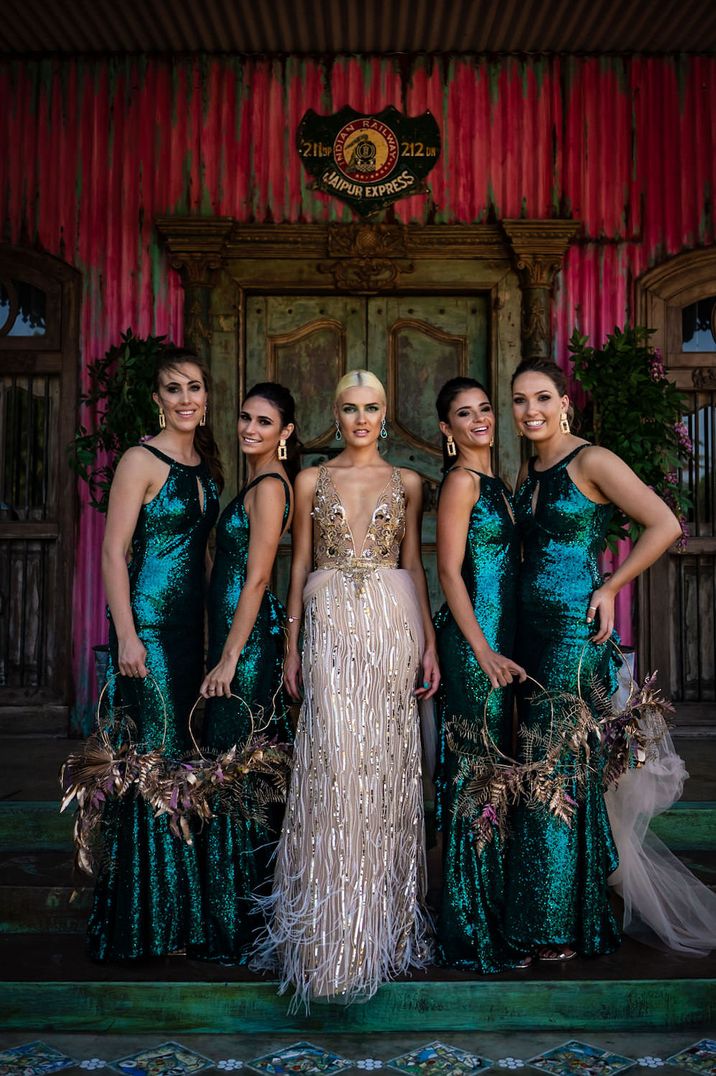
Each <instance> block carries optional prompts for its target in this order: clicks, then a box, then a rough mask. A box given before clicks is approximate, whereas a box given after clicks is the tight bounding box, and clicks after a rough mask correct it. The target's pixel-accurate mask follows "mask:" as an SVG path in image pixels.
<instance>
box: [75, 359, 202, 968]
mask: <svg viewBox="0 0 716 1076" xmlns="http://www.w3.org/2000/svg"><path fill="white" fill-rule="evenodd" d="M153 398H154V402H155V403H156V405H157V408H158V420H159V427H160V431H159V433H158V435H157V436H156V437H154V438H152V439H151V440H150V441H146V442H144V443H143V444H141V445H136V446H135V447H134V448H130V449H129V450H128V451H127V452H125V454H124V455H123V456H122V458H121V460H120V461H119V464H118V465H117V470H116V473H115V476H114V480H113V481H112V488H111V490H110V494H109V509H108V512H107V526H106V529H105V534H104V542H103V544H102V578H103V581H104V587H105V592H106V594H107V604H108V606H109V614H110V633H109V646H110V666H109V673H110V677H113V676H114V674H117V675H116V678H114V679H112V678H111V679H110V681H109V682H108V692H107V694H108V696H109V701H110V709H111V710H112V711H113V713H114V715H115V716H116V717H119V716H120V715H122V714H127V715H128V716H129V718H130V719H131V721H132V723H133V730H132V737H133V739H134V740H135V741H136V743H137V746H138V748H139V750H140V751H142V752H143V753H147V752H151V751H162V752H163V754H164V756H165V757H166V758H167V759H170V760H173V761H177V762H178V761H180V760H181V759H182V758H183V757H184V755H185V754H186V752H187V751H188V750H189V746H190V740H189V724H188V722H189V712H190V710H191V707H192V705H193V703H194V700H195V699H196V697H197V694H198V692H199V686H200V684H201V678H202V675H203V656H204V596H205V586H204V580H205V576H206V568H205V561H206V543H207V539H208V537H209V533H210V531H211V528H212V527H213V526H214V523H215V521H216V517H217V515H218V512H219V491H220V489H221V487H222V486H223V478H222V474H221V464H220V462H219V457H218V452H217V448H216V443H215V441H214V438H213V436H212V434H211V429H210V427H209V425H208V424H207V421H206V416H207V405H208V401H209V373H208V370H207V369H206V367H205V366H204V365H203V363H202V362H200V361H199V359H198V358H197V357H196V355H195V354H194V353H193V352H190V351H184V350H182V349H178V348H166V349H165V350H164V351H163V352H162V355H161V357H160V359H159V362H158V364H157V368H156V372H155V392H154V396H153ZM124 734H126V729H125V730H124V731H123V733H122V735H124ZM102 836H103V842H104V855H103V857H102V863H101V867H100V872H99V877H98V879H97V885H96V887H95V892H94V900H93V903H92V910H91V912H90V916H89V924H88V949H89V953H90V956H92V957H93V958H94V959H96V960H120V961H124V960H134V959H139V958H143V957H151V956H166V955H167V954H169V953H172V952H176V951H181V950H184V949H185V948H187V947H189V946H193V945H198V944H200V943H201V942H202V941H203V936H204V930H203V923H202V907H201V892H200V884H199V870H198V863H197V859H196V850H195V848H194V847H192V846H190V845H188V844H186V843H185V842H184V841H183V840H181V839H180V838H179V837H177V836H175V835H174V834H173V833H172V832H171V830H170V828H169V822H168V819H167V817H166V815H164V816H160V817H155V816H154V810H153V808H152V807H151V805H150V804H149V803H147V802H146V800H144V799H143V798H141V797H130V796H125V797H123V798H122V799H120V800H117V799H113V798H111V799H109V800H108V801H107V803H106V804H105V809H104V815H103V819H102Z"/></svg>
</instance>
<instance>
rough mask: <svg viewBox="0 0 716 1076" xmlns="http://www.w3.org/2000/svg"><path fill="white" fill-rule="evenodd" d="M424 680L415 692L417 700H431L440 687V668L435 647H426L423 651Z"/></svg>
mask: <svg viewBox="0 0 716 1076" xmlns="http://www.w3.org/2000/svg"><path fill="white" fill-rule="evenodd" d="M422 670H423V671H422V677H423V678H422V680H421V681H420V686H419V687H418V688H417V690H416V692H415V697H416V698H417V699H431V698H432V697H433V695H434V694H435V692H436V691H437V689H438V688H439V687H440V666H439V665H438V655H437V651H436V650H435V647H434V646H426V647H425V650H424V651H423V660H422Z"/></svg>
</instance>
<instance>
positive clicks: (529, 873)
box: [506, 445, 620, 956]
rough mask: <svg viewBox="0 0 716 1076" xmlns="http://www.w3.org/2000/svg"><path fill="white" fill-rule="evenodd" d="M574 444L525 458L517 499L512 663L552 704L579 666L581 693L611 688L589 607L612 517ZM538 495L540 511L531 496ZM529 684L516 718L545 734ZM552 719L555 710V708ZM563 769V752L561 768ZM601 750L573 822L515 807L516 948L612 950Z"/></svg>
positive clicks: (512, 893) (511, 913) (610, 662)
mask: <svg viewBox="0 0 716 1076" xmlns="http://www.w3.org/2000/svg"><path fill="white" fill-rule="evenodd" d="M585 447H587V446H586V445H579V446H578V447H577V448H575V450H574V451H573V452H570V453H569V455H567V456H565V458H564V459H562V460H560V461H559V463H556V464H555V465H554V466H553V467H550V468H548V469H547V470H544V471H537V470H535V467H534V462H535V461H534V459H532V460H530V465H529V472H528V475H527V478H526V479H525V481H524V482H523V484H522V485H521V486H520V488H519V490H518V491H517V494H516V497H515V512H516V517H517V522H518V525H519V526H520V529H521V532H522V539H523V557H524V559H523V565H522V573H521V576H520V580H521V581H520V603H519V620H518V638H517V649H516V654H515V657H516V660H517V661H519V662H520V664H522V665H524V667H525V669H526V670H527V672H528V673H529V674H530V676H532V677H534V678H535V679H536V680H537V681H538V682H539V683H540V684H542V685H543V686H544V688H545V689H546V691H547V692H548V693H549V694H550V696H551V697H552V698H554V699H555V701H557V696H558V695H559V694H560V693H563V692H567V693H570V694H576V692H577V672H578V669H579V664H580V660H581V662H582V668H581V674H580V680H581V685H582V694H583V695H588V685H589V684H590V683H592V682H593V681H596V682H598V683H599V684H601V685H602V686H603V687H604V688H606V689H607V690H608V691H610V692H611V691H612V690H613V689H614V687H615V678H614V669H615V651H614V648H613V647H612V646H611V645H610V644H609V643H604V644H600V645H596V646H595V645H594V644H593V643H591V642H590V636H591V635H592V634H593V632H594V627H593V626H591V625H589V624H587V621H586V616H587V607H588V605H589V599H590V597H591V595H592V593H593V591H594V590H595V589H596V588H597V587H599V586H601V584H602V577H601V573H600V570H599V554H600V553H601V551H602V549H603V547H604V541H605V536H606V532H607V527H608V526H609V521H610V519H611V516H612V512H613V510H614V509H613V505H611V504H597V503H596V502H595V501H592V500H590V499H589V498H588V497H586V496H585V495H584V494H583V493H582V492H581V491H580V490H579V489H578V488H577V486H576V485H575V484H574V482H573V481H572V479H571V478H570V476H569V472H568V470H567V468H568V466H569V464H570V463H571V461H572V460H573V459H574V458H575V456H576V455H577V453H579V452H581V450H582V449H583V448H585ZM535 494H536V506H535V508H534V509H533V499H534V497H535ZM534 691H535V688H534V685H529V684H528V685H526V690H525V691H524V693H523V695H524V697H523V699H522V705H521V712H520V719H521V721H522V722H523V723H524V724H525V725H526V726H527V727H533V726H537V727H538V728H539V729H541V730H543V731H545V732H546V731H547V729H548V727H549V723H550V708H549V705H548V704H547V703H546V702H545V700H544V699H543V700H541V701H537V700H536V699H534V698H532V699H530V696H531V695H533V693H534ZM556 713H557V719H558V714H559V709H558V706H557V708H556ZM562 765H563V766H564V767H566V768H567V772H569V766H570V762H569V756H568V755H567V754H565V757H564V762H563V763H562ZM601 770H602V762H601V759H600V749H599V744H598V743H594V744H593V745H592V766H591V769H590V774H589V778H588V781H587V786H586V789H585V790H584V792H583V793H581V794H579V793H578V791H577V788H576V787H575V786H574V785H572V786H571V787H570V788H569V790H568V791H569V792H570V794H571V796H572V797H573V798H574V799H575V800H579V802H578V805H577V807H576V808H575V813H574V817H573V819H572V823H571V826H568V825H567V824H565V823H564V822H562V821H560V820H559V819H557V818H555V817H554V816H553V815H551V814H549V813H548V811H547V810H546V809H544V808H525V807H524V806H523V807H518V809H517V810H516V812H515V816H514V818H513V823H512V826H513V834H512V839H511V841H510V855H509V899H508V909H507V920H506V922H507V924H508V928H509V934H510V938H511V940H512V941H513V943H514V944H516V945H519V946H520V947H522V948H534V947H535V946H539V945H545V946H551V947H563V946H571V947H573V948H574V949H576V950H577V952H579V953H581V954H583V955H592V956H594V955H597V954H601V953H610V952H613V951H614V949H616V948H617V946H618V945H619V942H620V931H619V928H618V926H617V922H616V919H615V917H614V914H613V912H612V910H611V907H610V905H609V901H608V897H607V878H608V877H609V875H610V874H611V873H612V871H614V870H615V869H616V867H617V854H616V849H615V847H614V842H613V840H612V835H611V830H610V828H609V820H608V818H607V810H606V806H605V803H604V795H603V792H602V778H601Z"/></svg>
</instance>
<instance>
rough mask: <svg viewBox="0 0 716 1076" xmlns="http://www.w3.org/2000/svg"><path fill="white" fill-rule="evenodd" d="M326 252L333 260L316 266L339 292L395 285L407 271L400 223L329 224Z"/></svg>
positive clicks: (409, 266)
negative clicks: (329, 277)
mask: <svg viewBox="0 0 716 1076" xmlns="http://www.w3.org/2000/svg"><path fill="white" fill-rule="evenodd" d="M328 253H329V254H330V255H332V256H333V257H334V258H335V259H336V260H335V261H331V262H322V263H321V264H320V265H319V269H320V270H321V272H323V273H331V274H332V275H333V281H334V283H335V286H336V288H337V289H338V290H339V291H349V292H352V293H357V294H361V295H375V294H376V293H377V292H380V291H385V290H386V289H390V288H393V289H394V288H396V287H398V285H399V283H400V276H401V273H411V272H412V271H413V265H412V263H411V262H409V261H407V260H406V253H407V251H406V241H405V227H404V226H403V225H401V224H368V223H364V224H329V226H328Z"/></svg>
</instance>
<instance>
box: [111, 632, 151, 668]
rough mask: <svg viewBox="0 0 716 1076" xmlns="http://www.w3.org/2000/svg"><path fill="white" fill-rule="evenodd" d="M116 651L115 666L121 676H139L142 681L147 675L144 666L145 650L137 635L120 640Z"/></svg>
mask: <svg viewBox="0 0 716 1076" xmlns="http://www.w3.org/2000/svg"><path fill="white" fill-rule="evenodd" d="M117 651H118V653H117V664H118V665H119V671H120V673H121V675H122V676H135V677H136V676H139V677H141V678H142V679H144V677H145V676H148V675H149V672H148V669H147V666H146V660H147V648H146V647H145V645H144V643H143V642H142V640H141V639H140V638H139V636H138V635H136V634H135V635H130V636H129V638H127V639H120V640H119V642H118V646H117Z"/></svg>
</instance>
